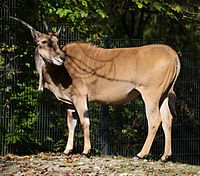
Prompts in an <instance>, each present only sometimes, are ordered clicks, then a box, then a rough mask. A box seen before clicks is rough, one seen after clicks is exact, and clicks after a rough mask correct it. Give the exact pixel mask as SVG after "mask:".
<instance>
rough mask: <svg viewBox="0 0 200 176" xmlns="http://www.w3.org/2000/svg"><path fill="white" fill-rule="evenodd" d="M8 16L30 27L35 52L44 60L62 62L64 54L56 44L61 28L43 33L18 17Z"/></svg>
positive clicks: (54, 62) (56, 63) (55, 62)
mask: <svg viewBox="0 0 200 176" xmlns="http://www.w3.org/2000/svg"><path fill="white" fill-rule="evenodd" d="M10 18H12V19H14V20H17V21H19V22H21V23H22V24H23V25H25V26H26V27H28V29H30V31H31V35H32V37H33V39H34V41H35V43H36V44H37V48H36V52H37V54H38V55H39V56H40V57H41V58H42V59H43V60H44V61H47V62H49V63H53V64H55V65H58V66H59V65H62V64H63V62H64V59H65V54H64V53H63V52H62V51H61V50H60V48H59V46H58V35H59V33H60V30H61V28H60V29H59V30H58V31H57V32H56V33H50V32H48V34H44V33H41V32H39V31H37V30H36V29H34V28H33V27H32V26H30V25H29V24H28V23H26V22H24V21H23V20H20V19H19V18H16V17H10ZM45 28H46V26H45Z"/></svg>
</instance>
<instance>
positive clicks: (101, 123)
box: [0, 9, 200, 165]
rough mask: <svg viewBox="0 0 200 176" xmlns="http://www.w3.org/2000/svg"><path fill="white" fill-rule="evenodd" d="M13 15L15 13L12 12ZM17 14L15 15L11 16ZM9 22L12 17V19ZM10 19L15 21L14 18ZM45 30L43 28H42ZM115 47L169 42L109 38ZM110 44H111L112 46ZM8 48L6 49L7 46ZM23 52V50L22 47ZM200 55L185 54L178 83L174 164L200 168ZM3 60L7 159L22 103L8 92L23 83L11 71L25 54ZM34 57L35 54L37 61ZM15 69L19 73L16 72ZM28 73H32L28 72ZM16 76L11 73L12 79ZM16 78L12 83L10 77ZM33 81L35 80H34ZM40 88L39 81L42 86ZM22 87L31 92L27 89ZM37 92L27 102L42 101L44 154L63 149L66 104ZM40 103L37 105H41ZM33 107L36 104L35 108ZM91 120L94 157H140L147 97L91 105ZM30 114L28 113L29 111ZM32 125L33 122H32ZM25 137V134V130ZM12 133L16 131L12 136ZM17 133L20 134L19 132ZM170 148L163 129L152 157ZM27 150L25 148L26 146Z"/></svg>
mask: <svg viewBox="0 0 200 176" xmlns="http://www.w3.org/2000/svg"><path fill="white" fill-rule="evenodd" d="M3 12H4V10H3V9H1V11H0V14H1V15H2V16H6V18H7V15H5V14H4V13H3ZM9 15H10V14H9ZM11 15H13V14H12V13H11ZM7 20H8V19H7ZM8 21H9V20H8ZM8 21H6V24H5V23H4V21H2V23H1V29H2V31H3V32H2V33H3V36H1V41H0V43H4V44H7V45H9V46H11V45H12V44H15V43H17V41H18V40H19V38H18V37H17V36H16V35H15V34H12V35H11V34H10V31H9V30H7V28H6V27H8V25H7V24H8ZM12 25H14V26H15V28H21V24H18V23H16V22H15V24H12ZM39 26H40V25H39ZM78 39H79V36H78V33H76V32H71V31H70V29H68V30H66V31H65V32H63V33H62V35H61V38H60V42H61V45H62V44H65V43H67V42H71V41H74V40H78ZM108 41H109V46H110V47H129V46H140V45H144V44H149V43H167V44H170V45H173V43H169V42H166V41H162V40H153V39H152V40H141V39H133V40H113V39H109V40H108ZM108 41H107V42H108ZM96 43H101V44H102V43H105V42H104V40H101V41H96ZM2 48H3V46H2ZM22 50H23V48H22ZM197 57H198V55H197V53H195V52H193V51H191V52H183V53H182V58H181V62H182V70H181V75H180V77H179V79H178V81H177V85H176V92H177V114H178V116H177V118H175V119H174V124H173V135H172V136H173V154H174V155H173V160H174V161H180V162H183V163H191V164H197V165H199V164H200V93H199V92H200V71H199V70H200V69H199V66H198V65H197V62H196V61H197ZM1 58H4V59H5V62H4V63H3V67H0V74H1V75H0V78H1V85H0V128H1V130H0V154H1V155H5V154H7V153H10V152H15V147H16V146H15V145H10V143H9V141H8V140H5V139H6V138H7V139H8V136H6V135H7V134H8V132H9V133H11V132H12V130H13V129H14V128H15V127H16V126H15V122H13V121H12V119H13V117H14V116H15V115H16V113H17V112H16V111H15V109H16V106H17V105H16V104H15V103H11V104H10V102H12V101H14V100H9V103H7V102H6V101H7V100H8V97H7V94H9V93H10V91H12V93H17V92H15V90H17V89H15V86H16V82H17V81H16V80H17V79H19V78H18V76H17V74H13V75H12V74H11V71H13V72H15V73H16V72H18V70H19V69H22V68H19V64H20V62H21V60H20V59H19V58H20V56H19V55H16V54H15V53H13V52H9V53H8V54H6V55H5V54H2V55H1ZM31 59H33V56H32V58H31ZM198 59H199V58H198ZM11 69H13V70H11ZM23 71H24V72H27V75H29V74H28V73H29V72H30V70H23ZM9 74H10V75H9ZM9 76H10V79H8V77H9ZM28 80H29V81H30V82H31V78H30V79H28ZM36 84H37V83H36ZM22 89H26V88H25V87H24V88H23V87H22ZM34 96H35V95H34V91H32V90H27V91H26V93H25V95H24V99H23V100H22V103H23V101H24V102H26V101H27V97H28V98H29V100H31V99H32V102H26V103H32V104H34V103H37V106H36V107H37V108H36V109H35V111H36V114H38V116H37V119H36V120H35V121H34V130H32V131H31V132H30V133H32V138H33V141H37V144H38V145H37V146H33V147H38V146H39V149H38V151H44V150H45V151H55V150H56V151H62V150H63V148H64V144H65V143H66V138H67V133H66V132H65V130H66V125H65V124H66V111H65V105H64V104H63V103H61V102H59V101H57V100H56V99H55V97H54V96H53V95H52V94H51V93H50V92H49V91H47V90H45V91H44V92H43V93H41V94H39V96H38V97H37V98H34ZM36 100H37V102H34V101H36ZM30 106H32V105H30ZM89 110H90V119H91V137H92V144H93V154H106V155H122V156H130V157H131V156H133V155H134V154H136V153H137V152H138V151H139V149H141V146H142V145H143V142H144V140H145V137H146V134H147V128H146V117H145V112H144V105H143V102H142V100H141V98H138V99H136V100H134V101H132V102H131V103H130V104H128V105H124V106H102V105H98V104H95V103H90V104H89ZM24 111H26V109H25V110H24ZM30 123H32V121H30ZM19 133H23V131H19ZM11 134H12V133H11ZM13 134H15V133H13ZM82 143H83V140H82V133H81V129H80V127H78V128H77V129H76V136H75V150H77V151H79V152H80V151H81V149H82ZM163 149H164V134H163V132H162V129H161V128H160V129H159V131H158V134H157V136H156V139H155V142H154V143H153V147H152V150H151V154H152V156H153V157H154V156H158V155H159V154H161V153H162V151H163ZM22 150H23V147H22Z"/></svg>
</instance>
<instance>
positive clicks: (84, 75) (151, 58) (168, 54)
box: [15, 18, 180, 161]
mask: <svg viewBox="0 0 200 176" xmlns="http://www.w3.org/2000/svg"><path fill="white" fill-rule="evenodd" d="M15 19H16V18H15ZM16 20H18V21H21V20H19V19H16ZM21 22H22V23H23V24H25V25H26V26H27V27H28V28H29V29H30V30H31V33H32V36H33V38H34V40H35V41H36V42H37V44H38V46H37V48H36V53H35V59H36V68H37V70H38V72H39V73H40V74H39V75H40V86H39V88H40V89H42V88H43V87H44V88H47V89H49V90H50V91H52V92H53V93H54V94H55V96H56V97H57V98H58V99H59V100H61V101H63V102H65V103H67V106H68V117H67V118H68V129H69V136H68V141H67V146H66V149H65V151H64V153H65V154H69V153H70V152H71V150H72V149H73V138H74V129H75V127H76V124H77V119H76V118H73V111H76V112H77V113H78V116H79V118H80V122H81V125H82V128H83V132H84V150H83V154H88V153H89V151H90V149H91V143H90V133H89V125H90V122H89V117H88V106H87V102H88V101H95V102H100V103H103V104H124V103H127V102H129V101H130V100H132V99H133V98H135V97H137V96H138V95H139V94H141V96H142V98H143V100H144V103H145V110H146V117H147V121H148V135H147V138H146V141H145V143H144V145H143V148H142V149H141V151H140V152H139V153H138V154H137V157H138V158H144V157H145V156H146V155H148V154H149V151H150V148H151V145H152V142H153V140H154V137H155V135H156V132H157V129H158V127H159V125H160V124H161V123H162V127H163V130H164V134H165V149H164V153H163V155H162V157H161V160H162V161H166V160H167V159H168V157H169V156H171V155H172V151H171V129H172V119H173V115H174V114H176V113H175V93H174V90H173V88H174V84H175V82H176V80H177V77H178V75H179V72H180V62H179V58H178V55H177V53H176V52H175V51H174V50H173V49H172V48H170V47H169V46H167V45H146V46H142V47H132V48H115V49H103V48H99V47H97V46H95V45H93V44H91V43H86V42H74V43H70V44H66V45H65V46H63V47H62V48H61V49H59V47H58V44H57V41H58V40H57V38H56V36H55V35H54V34H43V33H40V32H38V31H36V30H35V29H33V28H32V27H31V28H30V25H29V26H28V24H27V23H25V22H24V21H21ZM116 118H117V117H116Z"/></svg>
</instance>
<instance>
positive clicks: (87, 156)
mask: <svg viewBox="0 0 200 176" xmlns="http://www.w3.org/2000/svg"><path fill="white" fill-rule="evenodd" d="M90 156H91V155H90V154H89V153H81V158H83V159H85V158H90Z"/></svg>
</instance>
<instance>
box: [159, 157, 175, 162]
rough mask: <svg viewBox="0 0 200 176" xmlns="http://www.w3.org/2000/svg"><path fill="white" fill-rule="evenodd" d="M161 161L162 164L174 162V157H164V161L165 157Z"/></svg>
mask: <svg viewBox="0 0 200 176" xmlns="http://www.w3.org/2000/svg"><path fill="white" fill-rule="evenodd" d="M159 161H160V162H162V163H166V162H169V161H172V156H171V155H170V156H169V155H167V156H165V157H164V159H163V157H161V158H160V160H159Z"/></svg>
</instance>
